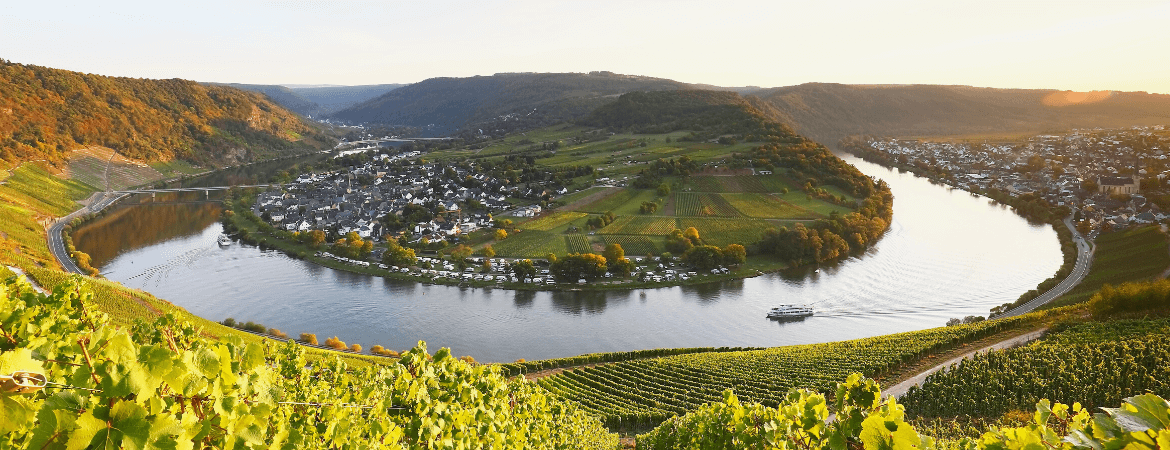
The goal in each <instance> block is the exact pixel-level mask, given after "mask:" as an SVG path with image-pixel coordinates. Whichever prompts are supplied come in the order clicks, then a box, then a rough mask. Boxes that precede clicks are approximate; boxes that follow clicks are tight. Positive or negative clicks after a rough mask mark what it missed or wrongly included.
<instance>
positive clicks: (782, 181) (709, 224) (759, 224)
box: [436, 125, 853, 271]
mask: <svg viewBox="0 0 1170 450" xmlns="http://www.w3.org/2000/svg"><path fill="white" fill-rule="evenodd" d="M589 130H592V128H589V127H581V126H573V125H555V126H551V127H545V128H541V129H537V130H533V131H529V132H526V133H523V134H514V135H509V136H508V137H506V138H504V139H501V140H499V141H497V142H495V143H493V144H491V145H489V146H488V147H486V148H483V149H476V150H472V149H467V150H453V151H446V152H443V153H442V154H441V155H439V156H436V159H437V160H440V161H446V160H451V161H458V160H463V159H472V160H475V159H488V158H498V157H502V156H505V155H516V154H520V155H523V154H526V153H530V154H533V155H537V154H541V153H543V150H528V148H529V147H530V146H531V145H533V143H536V144H539V143H542V142H555V141H561V142H562V143H565V145H564V146H563V147H561V148H560V149H558V150H557V151H556V153H555V154H552V155H549V156H546V157H538V158H537V159H536V162H537V163H538V164H541V165H546V166H552V167H556V166H565V165H581V164H585V165H592V166H594V167H596V168H597V169H598V170H600V171H602V172H603V173H604V176H606V177H609V178H611V179H615V180H622V179H629V180H632V179H633V178H634V177H635V176H636V175H637V173H638V172H639V171H641V170H642V169H643V168H645V167H646V163H647V162H650V161H655V160H658V159H660V158H663V159H670V158H678V157H681V156H689V157H691V158H692V159H695V160H698V161H715V162H718V161H722V160H727V159H729V158H730V157H731V155H732V153H735V152H744V151H748V150H750V149H751V148H753V147H756V146H759V145H760V143H759V142H743V143H737V144H734V145H723V144H714V143H709V142H687V141H681V140H680V138H683V137H685V136H687V135H688V134H690V132H689V131H674V132H670V133H661V134H633V133H619V134H615V135H613V136H610V137H609V138H608V139H606V140H602V141H596V142H586V143H579V144H578V143H572V142H571V138H573V137H576V136H580V135H581V134H582V132H586V131H589ZM643 144H644V145H643ZM666 181H668V182H670V183H673V184H674V185H675V186H676V188H675V190H676V192H675V193H672V194H671V196H668V198H665V199H661V201H660V204H662V205H663V206H665V205H666V203H667V202H668V200H673V199H671V198H670V197H672V196H676V195H678V194H679V193H684V192H685V193H687V194H690V193H695V194H702V193H731V194H732V195H741V194H735V193H743V192H753V193H769V192H771V193H775V196H774V197H772V198H778V199H780V200H783V202H786V203H787V204H784V203H780V202H776V203H777V208H775V209H773V210H761V209H756V210H753V211H750V212H742V213H734V214H733V215H734V216H735V217H738V218H737V219H734V220H727V219H718V218H707V217H683V214H680V213H675V214H674V215H673V216H671V215H670V213H669V212H666V211H665V208H664V207H660V209H659V212H658V213H657V214H655V215H654V216H661V217H660V218H662V219H664V220H666V219H673V218H675V217H677V218H678V220H677V221H676V223H675V225H674V226H676V227H679V228H682V229H685V228H687V227H690V226H694V227H696V228H697V229H699V232H700V234H701V235H703V236H708V237H709V238H708V240H709V241H710V243H712V244H715V245H720V246H723V245H727V244H731V243H741V244H748V243H751V242H755V241H756V240H758V239H759V236H760V235H761V234H762V233H763V230H764V229H766V228H768V227H770V226H782V225H786V226H791V224H792V222H781V221H786V220H790V219H814V218H820V217H827V216H828V214H829V213H830V212H832V211H838V212H842V213H843V212H847V211H849V209H848V208H845V207H842V206H838V205H834V204H831V203H827V202H825V201H822V200H818V199H809V198H808V196H807V194H805V193H804V192H801V191H800V190H799V189H792V188H791V186H795V185H796V184H795V183H794V182H792V180H788V179H786V178H785V177H783V176H781V175H774V176H751V175H745V176H710V177H708V176H694V177H692V178H690V179H682V178H677V177H668V178H667V180H666ZM592 183H593V180H592V178H588V177H578V178H577V179H576V180H575V186H574V187H573V188H575V189H580V190H579V191H577V192H572V193H570V194H568V195H566V196H565V198H563V199H562V200H561V202H560V203H561V204H564V205H571V206H569V207H568V208H561V209H560V210H558V211H575V212H583V213H590V214H601V213H605V212H613V213H614V214H616V215H618V216H625V217H628V218H630V219H636V221H638V222H639V223H640V222H645V221H647V220H652V219H651V217H652V216H645V215H641V214H639V211H638V210H639V206H640V205H641V204H642V202H646V201H655V200H657V199H659V198H660V197H659V196H658V195H657V193H655V192H654V190H653V189H634V188H620V189H619V188H613V189H612V192H611V193H610V194H609V195H606V196H603V197H602V198H600V199H597V200H595V201H593V202H589V203H586V204H583V205H572V204H574V203H575V202H577V201H578V200H580V199H582V198H585V197H587V196H589V195H592V194H594V193H596V192H598V191H600V189H601V188H596V187H589V186H591V185H592ZM784 188H789V189H790V192H789V193H787V194H781V193H780V191H781V190H782V189H784ZM831 188H832V189H830V190H831V191H833V193H834V194H837V195H844V193H842V192H840V191H839V190H838V189H836V188H835V187H831ZM846 197H847V198H849V199H850V200H852V199H853V198H852V197H849V196H848V195H846ZM780 206H783V207H780ZM739 216H759V217H761V218H767V219H774V220H775V221H771V222H769V221H765V220H760V219H754V218H749V217H739ZM585 221H586V218H584V217H579V218H577V219H574V220H571V221H563V222H558V223H557V226H556V227H553V228H546V226H545V225H546V224H547V220H545V219H543V218H536V219H533V220H531V221H530V223H525V222H523V221H522V220H517V222H518V227H519V228H521V229H523V230H524V231H523V232H522V233H520V234H517V235H515V236H514V237H515V238H518V239H515V240H513V238H512V237H510V238H508V239H507V240H504V241H502V242H498V243H494V244H493V248H494V249H495V251H496V253H497V255H499V256H502V257H528V258H542V257H544V256H545V255H546V254H548V253H550V252H551V253H557V254H564V252H567V251H569V249H568V248H567V247H565V246H564V244H563V243H561V242H560V241H562V240H563V239H562V235H563V234H564V232H565V230H566V229H568V228H569V227H574V226H575V227H577V228H579V229H581V230H586V229H587V227H586V226H585ZM625 222H626V221H625V220H623V221H622V222H621V223H619V224H615V226H616V225H623V224H624V223H625ZM666 231H669V230H666ZM597 234H598V236H590V237H589V239H590V242H591V243H592V244H594V245H595V246H604V245H605V243H606V240H605V239H603V238H601V237H599V236H600V235H603V234H609V235H615V234H616V235H623V236H631V237H633V236H639V237H641V236H649V237H650V239H651V240H652V241H653V242H656V243H658V245H657V246H640V247H639V248H641V249H651V248H653V249H654V250H657V251H656V252H655V253H660V252H661V251H662V248H661V241H662V240H663V238H664V235H665V233H655V232H647V231H634V232H624V231H619V230H615V229H612V228H611V229H602V230H599V231H598V233H597ZM627 253H629V254H631V255H637V254H635V253H630V252H629V251H627ZM753 271H754V269H753Z"/></svg>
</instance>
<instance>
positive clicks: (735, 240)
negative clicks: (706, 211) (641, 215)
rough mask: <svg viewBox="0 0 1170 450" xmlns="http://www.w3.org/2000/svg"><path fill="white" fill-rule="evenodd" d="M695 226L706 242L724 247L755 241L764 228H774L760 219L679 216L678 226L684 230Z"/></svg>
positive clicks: (758, 238)
mask: <svg viewBox="0 0 1170 450" xmlns="http://www.w3.org/2000/svg"><path fill="white" fill-rule="evenodd" d="M690 227H695V229H696V230H699V236H700V237H702V238H703V241H705V242H706V243H708V244H711V245H718V246H720V247H725V246H727V245H728V244H743V243H745V242H748V243H750V242H756V241H758V240H760V236H761V235H763V234H764V230H766V229H768V228H774V227H773V226H772V224H770V223H768V222H767V221H764V220H762V219H749V218H740V219H726V218H714V217H679V218H678V228H679V229H680V230H685V229H687V228H690Z"/></svg>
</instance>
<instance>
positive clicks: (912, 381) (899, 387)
mask: <svg viewBox="0 0 1170 450" xmlns="http://www.w3.org/2000/svg"><path fill="white" fill-rule="evenodd" d="M1047 330H1048V329H1047V328H1042V329H1039V330H1036V331H1033V332H1031V333H1027V334H1023V335H1020V336H1016V337H1014V338H1011V339H1007V340H1004V341H999V342H996V343H994V344H991V345H989V346H987V347H983V348H981V349H979V350H975V351H971V352H967V353H964V354H962V355H960V356H957V357H955V358H952V359H950V360H949V361H946V362H944V363H942V364H939V365H937V366H934V367H931V368H930V369H928V370H926V371H925V372H922V373H920V374H918V375H915V376H913V377H910V378H909V379H907V380H906V381H903V382H901V383H898V384H895V385H893V386H890V387H889V388H886V389H883V390H882V395H884V396H886V397H894V398H899V397H901V396H902V395H904V394H906V391H908V390H910V386H915V385H921V384H922V383H923V382H924V381H926V377H927V376H929V375H930V374H932V373H935V372H938V371H940V370H944V369H947V368H949V367H951V365H952V364H956V363H958V362H959V361H962V360H964V359H966V358H970V357H972V356H975V354H976V353H986V352H989V351H991V350H1000V349H1005V348H1012V347H1017V346H1020V345H1023V344H1026V343H1028V342H1031V341H1034V340H1036V339H1039V338H1040V336H1042V335H1043V334H1044V332H1045V331H1047Z"/></svg>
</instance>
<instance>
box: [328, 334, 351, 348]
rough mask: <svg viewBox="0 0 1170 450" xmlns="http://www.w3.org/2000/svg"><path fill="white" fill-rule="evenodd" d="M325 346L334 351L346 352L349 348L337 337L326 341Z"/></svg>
mask: <svg viewBox="0 0 1170 450" xmlns="http://www.w3.org/2000/svg"><path fill="white" fill-rule="evenodd" d="M325 346H326V347H329V348H331V349H334V350H345V348H346V347H349V346H348V345H345V341H343V340H341V339H338V338H337V336H333V337H331V338H328V339H325Z"/></svg>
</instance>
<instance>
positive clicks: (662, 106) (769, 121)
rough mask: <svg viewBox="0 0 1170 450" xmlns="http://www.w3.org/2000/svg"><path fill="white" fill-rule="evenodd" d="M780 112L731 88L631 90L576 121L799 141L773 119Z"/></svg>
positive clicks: (629, 128)
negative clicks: (723, 89)
mask: <svg viewBox="0 0 1170 450" xmlns="http://www.w3.org/2000/svg"><path fill="white" fill-rule="evenodd" d="M777 115H778V114H777V112H776V111H775V110H774V109H773V108H772V107H771V106H770V105H768V104H766V103H763V102H761V101H759V99H757V98H755V97H743V96H740V95H739V94H737V93H735V92H730V91H711V90H691V89H688V90H679V91H663V92H631V93H628V94H625V95H622V96H621V97H619V98H618V99H617V100H616V101H614V102H611V103H607V104H605V105H602V106H601V107H599V108H597V109H596V110H594V111H593V112H592V113H590V114H589V115H588V116H586V117H585V118H583V119H581V120H579V121H578V122H580V123H581V124H583V125H589V126H595V127H605V128H614V129H621V130H626V131H634V132H637V133H668V132H670V131H674V130H691V131H696V132H700V133H704V134H706V135H709V136H710V137H718V136H720V135H724V134H742V135H748V134H756V135H759V134H764V135H770V136H783V137H785V138H795V139H800V138H799V136H796V135H795V133H794V132H793V131H792V129H790V128H788V127H787V126H786V125H784V124H781V123H779V122H777V121H776V120H775V117H776V116H777ZM762 130H766V131H762ZM749 140H755V139H749Z"/></svg>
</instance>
